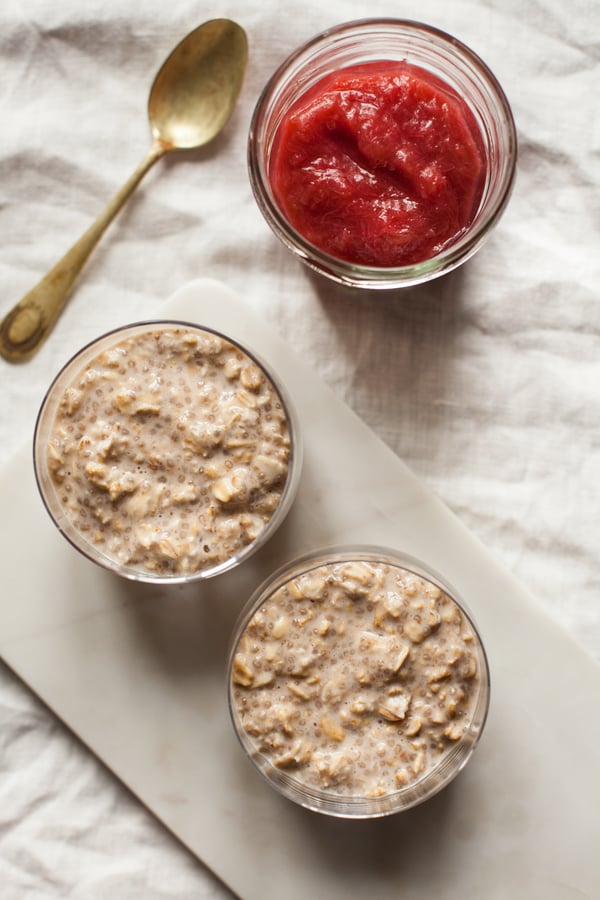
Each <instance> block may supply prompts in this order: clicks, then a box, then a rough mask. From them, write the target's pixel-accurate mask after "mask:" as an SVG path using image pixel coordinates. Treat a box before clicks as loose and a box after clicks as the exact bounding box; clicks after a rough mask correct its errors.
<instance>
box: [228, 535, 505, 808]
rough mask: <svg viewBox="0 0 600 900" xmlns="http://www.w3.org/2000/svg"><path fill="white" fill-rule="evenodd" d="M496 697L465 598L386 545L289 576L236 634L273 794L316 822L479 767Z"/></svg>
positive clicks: (395, 803)
mask: <svg viewBox="0 0 600 900" xmlns="http://www.w3.org/2000/svg"><path fill="white" fill-rule="evenodd" d="M489 697H490V676H489V668H488V663H487V658H486V653H485V650H484V647H483V643H482V641H481V638H480V636H479V632H478V630H477V628H476V626H475V624H474V621H473V618H472V616H471V614H470V613H469V612H468V610H467V608H466V606H465V603H464V602H463V600H462V599H461V598H460V597H459V596H458V594H457V592H456V591H455V590H454V589H453V588H452V587H450V586H449V585H448V583H447V582H446V581H445V580H444V579H442V578H441V577H440V576H439V575H437V574H436V573H435V572H433V571H432V570H431V569H430V568H429V567H428V566H425V565H424V564H423V563H421V562H418V561H417V560H415V559H413V558H411V557H409V556H407V555H405V554H403V553H399V552H397V551H395V550H392V549H389V548H385V547H375V546H346V547H339V548H332V549H327V550H322V551H318V552H315V553H312V554H309V555H306V556H304V557H302V558H300V559H298V560H295V561H294V562H291V563H289V564H287V565H285V566H283V567H282V568H281V569H279V570H278V571H277V572H275V573H274V574H273V575H272V576H271V577H269V578H268V579H267V580H266V581H265V582H264V583H263V584H262V585H261V586H260V587H259V588H258V589H257V590H256V592H255V593H254V594H253V596H252V597H251V598H250V600H249V601H248V603H247V605H246V606H245V608H244V609H243V610H242V612H241V614H240V616H239V619H238V622H237V624H236V626H235V629H234V632H233V636H232V641H231V646H230V652H229V661H228V702H229V711H230V715H231V719H232V723H233V727H234V730H235V733H236V735H237V737H238V739H239V742H240V744H241V746H242V748H243V750H244V751H245V753H246V754H247V756H248V758H249V759H250V760H251V761H252V763H253V764H254V766H255V767H256V769H257V770H258V772H259V773H260V774H261V775H262V776H263V778H265V780H266V781H267V782H268V783H269V785H271V787H273V788H275V790H276V791H278V792H279V793H280V794H282V795H283V796H284V797H287V798H288V799H289V800H292V801H294V802H295V803H298V804H299V805H300V806H303V807H306V808H307V809H310V810H313V811H315V812H320V813H325V814H328V815H332V816H337V817H341V818H349V819H366V818H375V817H379V816H385V815H389V814H391V813H397V812H401V811H403V810H407V809H409V808H411V807H413V806H415V805H417V804H419V803H422V802H424V801H425V800H427V799H429V798H430V797H432V796H434V794H436V793H438V791H440V790H441V789H442V788H444V787H445V786H446V785H447V784H449V783H450V782H451V781H452V780H453V779H454V778H455V777H456V776H457V775H458V773H459V772H460V771H461V770H462V769H463V768H464V767H465V765H466V764H467V762H468V761H469V760H470V758H471V756H472V754H473V751H474V750H475V747H476V746H477V744H478V742H479V739H480V737H481V734H482V731H483V728H484V725H485V721H486V717H487V711H488V705H489ZM432 748H433V749H432Z"/></svg>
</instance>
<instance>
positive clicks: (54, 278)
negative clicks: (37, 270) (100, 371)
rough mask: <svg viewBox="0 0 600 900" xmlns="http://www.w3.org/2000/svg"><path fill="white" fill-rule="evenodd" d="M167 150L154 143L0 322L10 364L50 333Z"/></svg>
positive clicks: (0, 347) (1, 346)
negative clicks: (94, 255)
mask: <svg viewBox="0 0 600 900" xmlns="http://www.w3.org/2000/svg"><path fill="white" fill-rule="evenodd" d="M167 149H168V148H167V147H165V145H164V144H162V143H161V142H160V141H158V140H156V141H154V143H153V144H152V146H151V148H150V150H149V151H148V153H147V155H146V156H145V157H144V159H143V160H142V162H141V164H140V165H139V166H138V168H137V169H136V170H135V172H134V173H133V175H131V177H130V178H129V179H128V181H126V182H125V184H124V185H123V187H122V188H121V190H120V191H119V192H118V193H117V194H115V196H114V197H113V199H112V200H111V201H110V203H109V204H108V206H107V207H106V208H105V209H104V211H103V212H101V213H100V215H99V216H98V218H97V219H96V221H95V222H94V223H93V225H91V226H90V227H89V228H88V230H87V231H86V232H85V234H83V235H82V236H81V237H80V239H79V240H78V241H77V243H76V244H74V245H73V246H72V247H71V249H70V250H68V251H67V253H66V254H65V255H64V256H63V258H62V259H61V260H59V261H58V262H57V263H56V265H55V266H54V267H53V268H52V269H50V271H49V272H48V273H47V274H46V275H45V276H44V277H43V278H42V280H41V281H40V282H38V284H36V286H35V287H34V288H32V289H31V290H30V291H29V293H27V294H25V296H24V297H23V299H22V300H20V301H19V303H17V305H16V306H14V307H13V309H12V310H11V311H10V312H9V313H8V315H6V316H5V318H4V319H3V320H2V322H0V355H1V356H3V357H4V359H7V360H8V361H9V362H15V363H16V362H24V361H25V360H26V359H29V358H30V357H31V356H33V354H34V353H35V352H36V351H37V350H38V348H39V347H40V345H41V344H42V342H43V341H44V339H45V338H46V337H47V336H48V334H49V333H50V331H51V329H52V327H53V325H54V323H55V322H56V320H57V318H58V316H59V313H60V312H61V310H62V308H63V306H64V305H65V303H66V300H67V298H68V296H69V293H70V291H71V288H72V286H73V282H74V281H75V279H76V278H77V275H78V274H79V272H80V271H81V269H82V267H83V265H84V263H85V261H86V260H87V258H88V256H89V255H90V253H91V252H92V250H93V249H94V247H95V246H96V244H97V243H98V241H99V240H100V238H101V236H102V234H103V233H104V231H105V230H106V229H107V227H108V226H109V225H110V223H111V222H112V220H113V219H114V217H115V216H116V214H117V213H118V212H119V210H120V209H121V207H122V206H123V204H124V203H125V201H126V200H127V199H128V198H129V196H130V195H131V194H132V193H133V191H134V190H135V188H136V187H137V186H138V184H139V183H140V181H141V180H142V178H143V177H144V175H145V174H146V172H147V171H148V170H149V169H150V168H151V167H152V166H153V165H154V163H155V162H156V161H157V160H158V159H160V157H161V156H163V155H164V154H165V153H166V151H167Z"/></svg>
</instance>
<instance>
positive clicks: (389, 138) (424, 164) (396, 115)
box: [269, 60, 486, 267]
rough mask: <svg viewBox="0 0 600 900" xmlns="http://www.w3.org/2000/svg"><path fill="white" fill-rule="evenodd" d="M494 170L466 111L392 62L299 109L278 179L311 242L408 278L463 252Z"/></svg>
mask: <svg viewBox="0 0 600 900" xmlns="http://www.w3.org/2000/svg"><path fill="white" fill-rule="evenodd" d="M485 168H486V162H485V152H484V147H483V142H482V138H481V135H480V132H479V129H478V126H477V123H476V121H475V118H474V116H473V114H472V113H471V111H470V109H469V108H468V106H467V104H466V103H465V102H464V100H462V99H461V97H460V96H459V95H458V94H457V93H456V92H455V91H454V90H453V89H452V88H451V87H450V86H449V85H447V84H446V83H445V82H443V81H442V80H441V79H439V78H438V77H436V76H435V75H433V74H431V73H430V72H427V71H426V70H424V69H422V68H420V67H417V66H414V65H411V64H409V63H407V62H394V61H388V60H386V61H377V62H370V63H365V64H361V65H355V66H350V67H348V68H344V69H340V70H339V71H337V72H334V73H332V74H330V75H327V76H326V77H324V78H322V79H321V80H320V81H318V82H317V83H316V84H315V85H313V86H312V87H311V88H310V89H309V90H308V91H306V93H304V94H303V95H302V96H301V97H300V98H299V99H298V100H297V101H296V102H295V103H294V104H293V105H292V106H291V108H290V109H289V110H288V111H287V112H286V114H285V115H284V117H283V118H282V121H281V123H280V125H279V128H278V130H277V133H276V135H275V140H274V142H273V149H272V153H271V159H270V168H269V178H270V183H271V188H272V191H273V194H274V197H275V200H276V202H277V204H278V205H279V207H280V209H281V211H282V212H283V214H284V215H285V216H286V218H287V219H288V221H289V223H290V224H291V225H292V227H293V228H294V229H295V230H296V231H297V232H298V233H299V234H300V235H302V237H303V238H304V239H305V240H307V241H309V242H310V243H311V244H313V245H314V246H316V247H317V248H319V249H320V250H322V251H324V252H326V253H328V254H330V255H331V256H333V257H336V258H338V259H342V260H346V261H348V262H350V263H354V264H357V265H362V266H375V267H400V266H410V265H414V264H416V263H419V262H423V261H424V260H427V259H431V258H432V257H434V256H436V255H437V254H438V253H440V252H441V251H442V250H444V249H445V248H446V247H448V246H450V245H451V244H452V243H454V242H455V241H456V240H458V238H459V237H460V236H461V235H462V234H463V233H464V231H465V229H467V228H468V226H469V225H470V223H471V222H472V220H473V217H474V216H475V214H476V212H477V209H478V205H479V202H480V200H481V195H482V191H483V185H484V180H485Z"/></svg>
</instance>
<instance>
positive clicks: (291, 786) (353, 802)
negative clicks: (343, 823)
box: [226, 543, 491, 819]
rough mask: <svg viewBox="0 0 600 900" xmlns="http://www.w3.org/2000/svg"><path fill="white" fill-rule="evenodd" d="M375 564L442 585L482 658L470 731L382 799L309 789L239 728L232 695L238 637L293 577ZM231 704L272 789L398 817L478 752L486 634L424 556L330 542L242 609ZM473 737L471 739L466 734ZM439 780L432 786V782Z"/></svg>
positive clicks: (487, 678) (311, 805)
mask: <svg viewBox="0 0 600 900" xmlns="http://www.w3.org/2000/svg"><path fill="white" fill-rule="evenodd" d="M352 561H354V562H358V561H361V562H364V561H368V562H372V563H373V564H376V563H384V564H389V565H391V566H395V567H396V568H401V569H404V570H406V571H408V572H411V573H412V574H414V575H417V576H418V577H420V578H423V579H424V580H427V581H429V582H430V583H432V584H433V585H435V586H436V587H438V588H440V590H442V591H443V592H444V593H445V594H446V595H447V596H448V597H450V599H451V600H452V601H453V602H454V603H455V604H456V605H457V607H458V608H459V610H460V611H461V613H462V614H463V616H464V617H465V619H466V620H467V621H468V623H469V626H470V627H471V629H472V630H473V633H474V634H475V637H476V644H477V651H478V662H479V664H480V668H481V671H480V676H479V686H478V691H477V697H476V701H475V705H474V711H473V715H472V717H471V722H470V729H473V727H474V726H475V731H474V732H471V731H468V732H467V733H466V735H465V736H463V738H461V739H460V740H459V741H458V742H457V744H456V745H455V746H454V747H452V748H451V750H450V751H449V752H448V753H447V754H445V755H444V757H443V758H442V759H441V760H440V761H439V762H438V763H437V764H436V765H435V766H434V767H433V769H430V770H428V771H427V772H425V774H424V775H423V776H422V777H421V778H420V779H419V780H418V781H417V782H414V783H412V784H410V785H408V786H406V787H404V788H400V789H399V790H397V791H394V792H392V793H390V794H387V795H385V796H384V797H381V798H363V797H358V798H348V797H342V796H340V795H335V794H333V793H331V792H328V791H327V790H319V789H317V788H310V787H309V788H307V787H306V786H305V785H303V784H302V783H301V782H299V781H298V780H297V779H294V778H293V777H292V776H289V775H288V774H287V773H285V772H283V771H281V770H279V769H277V768H276V767H275V766H274V765H273V764H272V763H270V762H269V761H268V760H266V758H265V757H264V756H263V755H262V754H261V753H260V752H259V751H257V750H256V749H255V748H253V747H252V741H251V740H250V739H249V738H248V739H246V738H245V736H244V734H243V733H242V732H243V729H242V728H241V727H238V724H237V718H236V714H235V710H234V704H233V699H232V693H233V686H232V677H231V676H232V668H233V660H234V657H235V653H236V650H237V647H238V644H239V641H240V639H241V637H242V635H243V634H244V631H245V629H246V627H247V625H248V623H249V621H250V620H251V618H252V616H253V615H254V613H255V612H257V611H258V610H259V609H260V608H261V606H263V605H264V604H265V603H267V602H268V600H269V599H270V598H271V597H272V596H273V595H274V594H275V593H276V591H277V590H279V588H281V587H282V586H283V585H284V584H287V583H288V582H289V581H290V580H291V579H292V578H293V577H295V576H297V575H299V574H304V573H306V572H310V571H313V570H314V569H315V568H320V567H321V566H326V565H333V564H336V563H341V562H352ZM226 671H227V705H228V710H229V716H230V721H231V723H232V726H233V730H234V732H235V735H236V738H237V740H238V743H239V744H240V746H241V748H242V750H243V751H244V753H245V754H246V756H247V757H248V759H249V760H250V762H251V763H252V764H253V766H254V768H255V769H256V770H257V771H258V773H259V774H260V775H261V776H262V778H263V779H264V780H265V781H266V782H267V784H269V785H270V786H271V787H272V788H275V790H277V791H279V792H280V793H281V794H282V795H283V796H285V797H286V798H287V799H289V800H292V801H293V802H295V803H297V804H298V805H300V806H303V807H304V808H306V809H308V810H310V811H312V812H318V813H324V814H326V815H330V816H333V817H336V818H344V819H370V818H380V817H383V816H387V815H393V814H396V813H399V812H404V811H406V810H408V809H412V808H413V807H414V806H417V805H420V804H421V803H423V802H425V801H426V800H429V799H431V798H432V797H434V796H435V795H436V794H438V793H439V792H440V791H441V790H443V788H445V787H446V786H447V785H448V784H449V783H450V782H451V781H453V780H454V779H455V778H456V776H457V775H458V774H459V773H460V772H461V771H462V770H463V769H464V767H465V766H466V765H467V763H468V762H469V760H470V759H471V757H472V756H473V753H474V752H475V750H476V748H477V746H478V744H479V741H480V739H481V736H482V734H483V732H484V730H485V725H486V722H487V718H488V713H489V707H490V690H491V675H490V666H489V659H488V654H487V651H486V648H485V644H484V643H483V640H482V638H481V632H480V630H479V627H478V625H477V623H476V622H475V620H474V617H473V614H472V612H471V611H470V609H469V607H468V605H467V603H466V602H465V600H464V599H463V597H462V595H461V594H460V593H459V592H458V591H457V590H456V588H455V587H454V586H453V585H452V584H451V583H450V582H449V581H448V579H446V578H445V577H443V576H442V575H440V574H439V573H438V572H437V571H436V570H435V569H433V568H432V567H431V566H429V565H428V564H426V563H424V562H423V561H422V560H420V559H418V558H417V557H415V556H412V555H411V554H409V553H406V552H404V551H400V550H398V549H395V548H392V547H389V546H383V545H378V544H366V543H348V544H337V545H330V546H327V547H324V548H318V549H315V550H311V551H308V552H306V553H304V554H302V555H300V556H297V557H295V558H294V559H292V560H288V561H287V562H285V563H283V564H282V565H281V566H279V567H278V568H277V569H275V570H274V571H273V572H272V573H271V574H270V575H268V576H267V577H266V578H264V579H263V581H262V582H261V583H260V584H259V585H258V586H257V587H256V589H255V590H254V591H253V593H252V595H251V596H250V597H249V598H248V600H247V601H246V603H245V604H244V606H243V607H242V609H241V611H240V613H239V615H238V618H237V620H236V622H235V624H234V627H233V630H232V633H231V637H230V642H229V648H228V653H227V667H226ZM467 737H469V738H470V741H469V743H466V738H467ZM434 778H435V779H436V780H435V781H434V782H433V783H432V784H431V785H430V787H429V788H428V787H427V782H428V781H431V780H432V779H434Z"/></svg>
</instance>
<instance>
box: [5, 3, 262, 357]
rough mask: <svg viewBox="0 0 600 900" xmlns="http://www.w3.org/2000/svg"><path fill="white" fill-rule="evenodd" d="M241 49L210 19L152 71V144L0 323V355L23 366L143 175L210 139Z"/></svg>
mask: <svg viewBox="0 0 600 900" xmlns="http://www.w3.org/2000/svg"><path fill="white" fill-rule="evenodd" d="M247 59H248V43H247V39H246V34H245V32H244V30H243V29H242V28H241V27H240V26H239V25H238V24H237V23H236V22H233V21H231V19H211V20H210V21H208V22H205V23H204V24H203V25H200V27H199V28H196V29H195V30H194V31H192V32H190V34H188V35H187V37H185V38H184V39H183V40H182V41H181V42H180V43H179V44H178V45H177V46H176V47H175V49H174V50H173V51H172V52H171V53H170V55H169V56H168V57H167V59H166V60H165V62H164V63H163V65H162V66H161V68H160V69H159V71H158V73H157V75H156V77H155V79H154V82H153V84H152V88H151V89H150V96H149V100H148V118H149V120H150V128H151V133H152V145H151V147H150V149H149V151H148V153H147V154H146V156H145V157H144V159H143V160H142V162H141V164H140V165H139V166H138V168H137V169H136V170H135V172H134V173H133V174H132V175H131V176H130V178H129V179H128V180H127V181H126V183H125V184H124V185H123V187H122V188H121V190H120V191H119V192H118V193H117V194H116V195H115V196H114V197H113V199H112V200H111V201H110V203H109V204H108V205H107V206H106V208H105V209H104V210H103V212H102V213H100V215H99V216H98V218H97V219H96V221H95V222H94V223H93V224H92V225H91V226H90V228H88V230H87V231H86V232H85V234H84V235H82V237H81V238H80V239H79V240H78V241H77V243H76V244H74V245H73V247H71V249H70V250H69V251H67V253H66V254H65V256H63V258H62V259H61V260H59V262H58V263H56V265H55V266H54V267H53V268H52V269H51V270H50V271H49V272H48V273H47V274H46V275H45V276H44V277H43V278H42V280H41V281H40V282H39V283H38V284H37V285H36V286H35V287H34V288H32V290H30V291H29V293H27V294H26V295H25V296H24V297H23V299H22V300H20V301H19V303H17V304H16V306H14V307H13V309H12V310H11V311H10V312H9V313H8V315H6V316H5V318H4V319H3V321H2V322H1V323H0V355H2V356H3V357H4V358H5V359H6V360H8V361H9V362H23V361H25V360H27V359H29V358H30V357H31V356H33V354H34V353H35V352H36V351H37V350H38V349H39V347H40V345H41V344H42V342H43V341H44V340H45V338H46V337H47V336H48V334H49V333H50V331H51V329H52V327H53V326H54V323H55V322H56V320H57V318H58V316H59V314H60V312H61V311H62V309H63V307H64V305H65V303H66V301H67V298H68V296H69V294H70V291H71V288H72V286H73V283H74V281H75V279H76V277H77V275H78V274H79V272H80V271H81V269H82V268H83V265H84V263H85V261H86V260H87V258H88V256H89V255H90V253H91V252H92V250H93V249H94V247H95V246H96V244H97V243H98V241H99V240H100V237H101V236H102V234H103V233H104V232H105V230H106V229H107V227H108V226H109V224H110V223H111V222H112V220H113V219H114V217H115V216H116V214H117V213H118V212H119V210H120V209H121V207H122V206H123V205H124V203H125V201H126V200H127V199H128V198H129V197H130V196H131V194H132V193H133V191H134V190H135V188H136V187H137V186H138V184H139V183H140V181H141V180H142V178H143V177H144V175H145V174H146V172H147V171H148V170H149V169H150V168H151V167H152V166H153V165H154V163H155V162H156V161H157V160H159V159H160V158H161V157H162V156H164V155H165V154H166V153H169V152H170V151H173V150H193V149H197V148H198V147H203V146H204V145H205V144H208V143H209V142H210V141H212V140H213V138H215V137H216V136H217V135H218V134H219V133H220V132H221V130H222V129H223V128H224V126H225V125H226V123H227V121H228V120H229V118H230V116H231V113H232V112H233V109H234V107H235V104H236V101H237V98H238V96H239V93H240V90H241V87H242V83H243V80H244V74H245V71H246V63H247Z"/></svg>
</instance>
